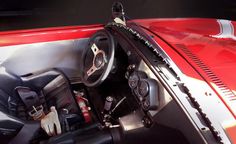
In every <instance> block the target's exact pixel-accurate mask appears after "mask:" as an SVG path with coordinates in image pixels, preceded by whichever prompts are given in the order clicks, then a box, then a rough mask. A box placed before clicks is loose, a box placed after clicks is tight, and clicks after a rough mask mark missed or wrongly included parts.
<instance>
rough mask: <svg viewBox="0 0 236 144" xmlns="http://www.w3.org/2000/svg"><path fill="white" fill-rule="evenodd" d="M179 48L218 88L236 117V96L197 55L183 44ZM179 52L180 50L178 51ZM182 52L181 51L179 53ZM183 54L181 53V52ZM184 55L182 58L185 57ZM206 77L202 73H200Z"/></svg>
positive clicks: (177, 45)
mask: <svg viewBox="0 0 236 144" xmlns="http://www.w3.org/2000/svg"><path fill="white" fill-rule="evenodd" d="M175 46H176V47H177V48H180V49H181V51H182V52H183V53H184V55H186V56H188V58H190V59H191V60H192V61H193V62H194V63H195V64H196V65H197V66H198V67H199V68H200V69H201V70H202V71H203V72H204V73H205V74H206V75H207V77H208V78H209V79H210V80H211V81H212V82H213V83H214V84H215V85H216V86H217V88H218V90H220V95H221V97H220V98H221V99H222V100H223V101H224V102H225V103H226V105H227V106H228V108H229V109H230V110H231V112H233V115H234V116H235V117H236V95H235V94H234V93H233V92H232V91H231V90H230V89H229V88H228V86H227V85H225V84H224V83H223V82H222V80H221V79H220V78H219V77H217V76H216V74H214V73H213V72H212V71H211V70H210V68H209V67H208V66H207V65H206V64H205V63H204V62H202V60H201V59H200V58H198V57H197V56H196V55H195V54H193V53H192V52H191V51H190V50H189V49H188V48H187V47H185V46H184V45H182V44H176V45H175ZM177 50H178V49H177ZM179 52H180V51H179ZM180 53H181V52H180ZM184 55H182V56H184ZM199 74H200V75H201V76H202V77H204V76H203V75H202V74H201V73H199Z"/></svg>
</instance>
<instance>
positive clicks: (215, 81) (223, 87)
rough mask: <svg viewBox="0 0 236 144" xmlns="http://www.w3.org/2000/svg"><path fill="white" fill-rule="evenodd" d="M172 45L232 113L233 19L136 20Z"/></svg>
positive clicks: (235, 96)
mask: <svg viewBox="0 0 236 144" xmlns="http://www.w3.org/2000/svg"><path fill="white" fill-rule="evenodd" d="M136 22H138V23H139V24H140V25H142V26H144V27H146V28H148V29H149V30H150V31H152V32H153V33H155V34H156V35H157V36H158V37H159V38H161V39H162V40H164V41H165V42H167V43H168V44H169V46H171V47H172V48H173V49H175V51H176V52H178V53H179V54H180V55H181V56H182V57H183V58H184V59H185V60H186V61H188V63H190V64H191V65H192V66H193V67H194V69H195V70H197V71H198V73H199V74H200V75H201V77H202V78H203V79H204V80H205V81H206V82H207V83H208V84H209V85H210V86H211V87H212V88H213V89H214V91H216V92H217V93H218V96H219V97H220V99H221V100H222V101H223V102H224V103H225V104H226V106H227V107H228V108H229V110H230V111H231V112H232V114H233V115H234V117H236V36H235V31H234V29H236V22H232V21H228V20H215V19H150V20H137V21H136Z"/></svg>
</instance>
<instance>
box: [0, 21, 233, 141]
mask: <svg viewBox="0 0 236 144" xmlns="http://www.w3.org/2000/svg"><path fill="white" fill-rule="evenodd" d="M117 25H118V24H117ZM117 25H116V24H114V25H109V26H105V28H104V25H88V26H65V27H55V28H42V29H32V30H17V31H6V32H0V46H1V47H0V66H1V67H4V68H5V69H6V71H10V72H11V73H14V75H18V76H24V75H27V74H29V73H34V72H37V71H42V70H45V69H50V68H57V69H61V70H62V71H63V72H64V73H65V75H66V76H67V77H68V78H69V80H70V83H71V85H76V84H77V83H80V81H81V79H80V76H81V75H78V73H79V70H80V61H82V60H80V56H81V55H79V54H78V55H77V53H81V52H78V51H76V47H81V48H80V49H88V48H87V44H88V42H87V41H88V39H89V38H90V37H92V36H93V35H94V34H95V33H96V32H98V31H100V30H104V29H107V28H108V29H109V30H110V33H111V34H112V35H114V37H115V38H114V39H119V38H120V39H121V40H117V41H118V42H117V43H122V42H123V39H124V41H128V42H127V44H126V45H122V44H120V47H129V46H127V45H129V44H130V45H131V46H133V47H138V44H133V43H136V42H137V43H138V42H139V40H135V38H133V37H135V36H136V35H135V34H137V33H138V34H139V36H141V38H140V37H139V36H137V38H136V39H138V38H140V39H141V40H145V41H144V43H147V41H148V42H149V43H151V46H150V47H153V50H152V51H159V52H157V53H159V56H162V58H163V57H164V58H163V59H162V60H160V61H162V62H163V61H166V63H168V66H167V67H166V66H163V65H164V64H163V63H161V64H160V65H159V64H157V65H155V64H154V63H153V62H151V60H150V59H155V60H156V61H159V59H158V56H157V58H156V57H155V58H154V57H153V56H152V54H149V53H145V51H151V50H149V49H148V48H145V46H142V47H141V48H140V49H139V48H137V50H136V48H134V51H136V52H133V50H131V51H129V50H124V51H125V53H127V55H128V56H129V55H132V54H133V53H137V56H134V57H132V58H130V59H132V60H130V59H129V58H128V60H129V61H132V62H129V66H131V64H132V63H135V61H136V60H133V59H135V58H136V57H138V56H139V57H140V59H141V60H140V61H143V62H144V63H145V64H144V65H147V68H146V69H149V71H152V73H153V74H154V76H153V74H150V75H148V77H152V78H153V79H156V80H157V81H158V83H159V84H160V85H161V87H163V89H164V91H166V93H168V94H165V95H170V97H168V99H171V100H165V101H163V102H162V101H161V99H162V98H160V97H161V96H160V97H159V98H158V99H159V103H160V105H159V107H158V108H157V109H155V110H150V113H149V114H147V115H151V117H153V118H151V119H154V120H153V121H154V123H155V118H154V117H158V118H157V123H158V124H161V125H165V126H167V127H171V128H174V129H177V130H179V131H180V132H181V133H182V134H183V135H184V137H185V139H186V141H187V143H236V76H235V74H236V35H235V30H234V29H235V28H236V23H235V22H234V21H229V20H216V19H200V18H194V19H193V18H192V19H191V18H188V19H138V20H130V21H127V24H126V25H125V26H124V27H122V26H117ZM120 25H121V24H120ZM129 28H130V29H129ZM129 32H130V33H131V34H130V36H129ZM135 32H136V33H135ZM131 35H134V36H131ZM129 39H134V40H129ZM82 40H85V41H84V42H83V44H81V43H80V42H78V43H77V41H82ZM141 40H140V41H141ZM124 43H125V42H124ZM55 47H56V48H55ZM146 47H148V45H147V46H146ZM50 49H51V50H50ZM160 51H161V52H160ZM130 53H131V54H130ZM150 53H151V52H150ZM115 57H119V55H118V56H117V55H115ZM149 58H150V59H149ZM140 61H139V67H141V66H140V65H141V64H140ZM143 62H141V63H143ZM116 63H119V61H118V60H117V61H116ZM157 63H158V62H157ZM121 67H122V66H121ZM124 67H125V66H124ZM136 67H137V65H136ZM118 68H119V67H118ZM119 69H122V68H119ZM125 69H127V67H125ZM140 69H142V68H140ZM82 70H83V69H82ZM142 70H143V69H142ZM143 71H144V70H143ZM111 73H112V72H111ZM114 73H115V72H114ZM146 73H147V74H148V72H146ZM149 73H150V72H149ZM154 77H155V78H154ZM117 78H118V77H117ZM113 79H114V78H113ZM128 79H129V78H128ZM111 81H112V82H110V83H109V84H108V86H109V85H110V86H111V85H112V84H113V85H114V87H116V89H119V88H120V85H123V83H122V84H120V85H118V84H115V83H116V82H117V80H111ZM0 83H1V81H0ZM4 85H7V83H4ZM150 85H151V84H150V83H149V88H150ZM98 89H99V87H98ZM101 89H102V91H106V90H107V89H109V87H107V85H105V86H102V88H101ZM131 89H132V88H131ZM89 90H90V89H89V88H88V91H89ZM93 91H95V90H93ZM119 91H122V90H119ZM133 91H134V94H133V95H135V90H133ZM105 93H106V92H104V93H102V94H105ZM91 95H92V94H88V97H90V96H91ZM96 95H98V94H96ZM114 95H115V94H114ZM114 97H115V96H114ZM94 99H96V98H95V96H91V98H90V100H92V101H96V102H91V103H93V104H91V105H96V104H97V102H98V103H99V102H100V103H101V105H102V106H99V107H103V102H101V101H104V98H103V99H102V100H101V101H100V100H94ZM171 101H173V102H174V103H176V104H177V107H178V108H179V109H180V111H178V113H177V112H171V111H172V110H173V109H174V108H175V107H173V109H172V110H171V108H170V109H167V105H170V104H169V103H171ZM130 105H131V104H130ZM99 107H97V106H93V107H92V108H94V109H97V110H95V111H96V112H97V111H100V109H99ZM165 108H166V109H165ZM124 109H125V108H122V110H121V111H125V110H124ZM144 111H145V110H144ZM148 112H149V111H148ZM152 112H153V113H155V114H152ZM97 113H98V112H97ZM121 113H122V112H121ZM144 113H146V111H145V112H144ZM158 113H161V114H162V115H160V116H156V115H158ZM179 113H182V114H179ZM117 115H119V114H117ZM121 115H122V116H117V117H119V118H117V119H119V120H118V121H119V122H120V123H119V122H118V123H119V124H118V125H121V126H120V127H122V128H123V129H122V130H123V131H125V132H124V133H122V135H125V136H124V140H121V143H142V142H144V141H142V138H141V136H140V135H138V134H137V135H134V136H129V132H127V131H129V129H131V130H132V132H131V133H132V134H133V133H135V132H134V131H135V130H138V129H139V128H140V127H141V128H142V127H145V125H144V126H140V127H139V126H138V127H135V130H133V129H132V128H131V127H132V126H133V125H132V124H130V123H132V122H133V123H135V122H136V121H137V119H135V118H134V119H132V118H133V117H132V118H131V122H124V121H125V120H124V121H122V120H123V119H125V118H126V117H125V116H127V115H128V114H123V113H122V114H121ZM124 115H125V116H124ZM144 115H145V114H144ZM174 115H175V116H174ZM182 115H183V116H182ZM98 117H99V116H98ZM180 117H181V118H180ZM182 117H184V118H182ZM98 119H99V118H98ZM128 119H129V117H128ZM171 119H172V120H171ZM183 119H186V121H187V122H186V121H185V120H183ZM182 120H183V121H182ZM98 121H99V120H98ZM142 122H143V120H142ZM185 122H186V123H185ZM0 123H1V122H0ZM129 124H130V127H128V126H129ZM185 124H186V125H185ZM127 125H128V126H127ZM184 125H185V126H184ZM190 125H191V128H190V127H189V126H190ZM114 126H115V125H114ZM125 126H127V127H125ZM135 126H136V125H135ZM150 127H151V128H152V126H147V127H146V129H145V130H142V132H144V133H145V132H146V131H148V129H151V128H150ZM161 132H162V129H160V131H158V129H154V130H152V131H151V133H152V134H153V133H161ZM137 133H141V132H137ZM126 134H127V136H126ZM152 134H150V135H145V134H143V133H141V135H143V137H145V138H143V139H144V140H147V139H148V140H150V141H148V142H151V141H153V142H155V141H157V139H158V137H156V136H155V135H152ZM164 135H165V134H164ZM78 137H80V136H78ZM93 137H96V135H95V136H93ZM138 137H140V138H138ZM171 137H172V135H171V136H168V135H165V136H164V139H165V140H166V143H175V142H174V141H171V140H168V139H171ZM114 139H115V138H114V137H113V141H112V142H109V143H116V142H115V140H114ZM121 139H122V138H121ZM160 139H161V138H160ZM186 141H185V140H184V142H183V141H177V142H179V143H182V142H183V143H185V142H186ZM8 142H9V141H8ZM50 142H52V141H48V143H50ZM83 142H84V141H83ZM157 142H158V141H157ZM160 142H162V143H165V141H164V140H162V141H160ZM52 143H53V142H52ZM78 143H81V142H80V141H79V142H78ZM88 143H90V142H88ZM91 143H92V142H91ZM95 143H96V142H95ZM97 143H99V138H98V141H97Z"/></svg>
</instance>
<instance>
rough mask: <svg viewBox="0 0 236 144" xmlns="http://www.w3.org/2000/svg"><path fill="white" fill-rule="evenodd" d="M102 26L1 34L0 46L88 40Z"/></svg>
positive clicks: (68, 27)
mask: <svg viewBox="0 0 236 144" xmlns="http://www.w3.org/2000/svg"><path fill="white" fill-rule="evenodd" d="M99 29H102V25H91V26H67V27H55V28H42V29H32V30H18V31H7V32H0V46H10V45H19V44H29V43H37V42H48V41H58V40H69V39H78V38H88V37H90V36H91V35H92V34H93V33H94V32H96V31H97V30H99Z"/></svg>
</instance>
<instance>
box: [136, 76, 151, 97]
mask: <svg viewBox="0 0 236 144" xmlns="http://www.w3.org/2000/svg"><path fill="white" fill-rule="evenodd" d="M138 92H139V95H140V96H142V97H145V96H147V94H148V92H149V86H148V82H147V81H145V80H140V82H139V84H138Z"/></svg>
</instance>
